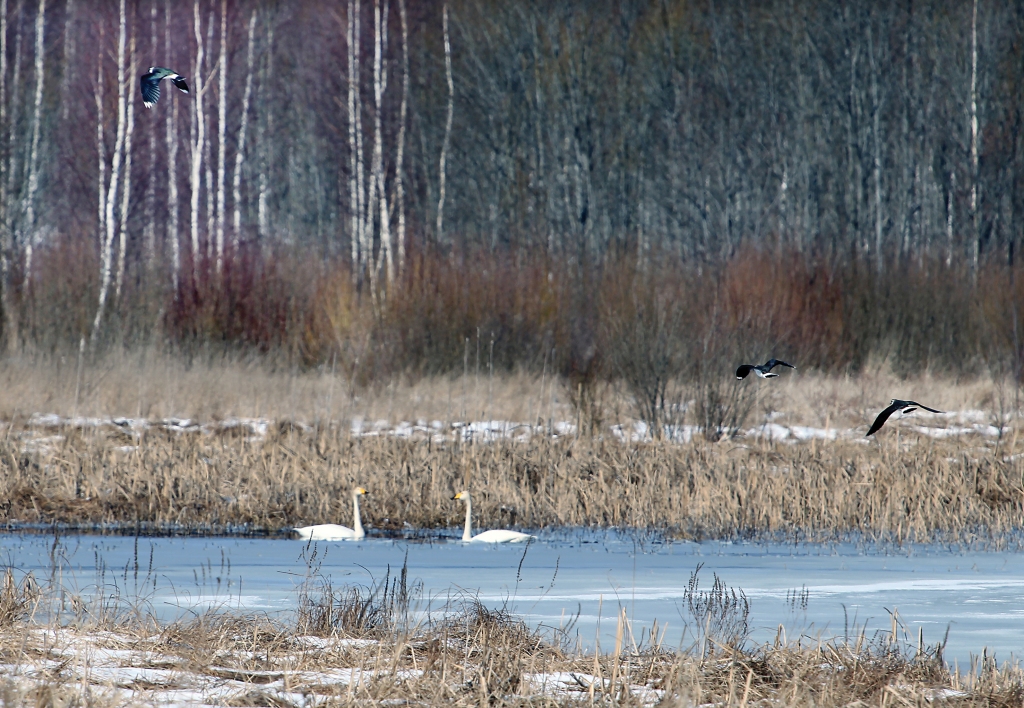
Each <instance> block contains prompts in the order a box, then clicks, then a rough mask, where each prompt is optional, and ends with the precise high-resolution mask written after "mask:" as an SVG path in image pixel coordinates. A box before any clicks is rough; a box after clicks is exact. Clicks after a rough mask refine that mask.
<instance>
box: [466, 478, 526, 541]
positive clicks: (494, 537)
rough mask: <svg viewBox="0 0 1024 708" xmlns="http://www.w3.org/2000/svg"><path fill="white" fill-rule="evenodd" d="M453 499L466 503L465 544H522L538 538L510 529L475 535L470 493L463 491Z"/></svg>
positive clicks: (492, 530)
mask: <svg viewBox="0 0 1024 708" xmlns="http://www.w3.org/2000/svg"><path fill="white" fill-rule="evenodd" d="M452 499H461V500H462V501H464V502H466V529H465V531H463V532H462V540H463V541H464V542H472V543H522V542H523V541H529V540H531V539H534V538H536V536H531V535H530V534H528V533H520V532H519V531H510V530H508V529H491V530H490V531H484V532H483V533H478V534H477V535H476V536H474V535H473V521H472V519H473V502H472V500H471V499H470V498H469V491H467V490H463V491H461V492H459V493H458V494H456V495H455V496H454V497H452Z"/></svg>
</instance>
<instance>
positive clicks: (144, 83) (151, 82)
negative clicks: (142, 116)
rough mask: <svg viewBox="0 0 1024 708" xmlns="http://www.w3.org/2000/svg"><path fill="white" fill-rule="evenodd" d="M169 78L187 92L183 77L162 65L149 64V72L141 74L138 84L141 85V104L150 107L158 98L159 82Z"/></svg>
mask: <svg viewBox="0 0 1024 708" xmlns="http://www.w3.org/2000/svg"><path fill="white" fill-rule="evenodd" d="M164 79H170V80H171V82H172V83H173V84H174V85H175V86H177V87H178V88H179V89H181V90H182V91H184V92H185V93H188V84H187V83H185V77H184V76H181V75H179V74H177V73H176V72H174V71H171V70H170V69H167V68H165V67H162V66H151V67H149V72H148V73H146V74H143V75H142V78H141V79H139V85H140V86H141V87H142V104H143V105H144V106H145V107H146V108H152V107H153V106H154V105H156V102H157V101H159V100H160V82H161V81H163V80H164Z"/></svg>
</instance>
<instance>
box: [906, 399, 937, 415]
mask: <svg viewBox="0 0 1024 708" xmlns="http://www.w3.org/2000/svg"><path fill="white" fill-rule="evenodd" d="M907 403H909V404H910V405H912V406H917V407H918V408H920V409H921V410H924V411H928V412H930V413H942V411H937V410H935V409H934V408H929V407H928V406H922V405H921V404H920V403H918V402H917V401H907Z"/></svg>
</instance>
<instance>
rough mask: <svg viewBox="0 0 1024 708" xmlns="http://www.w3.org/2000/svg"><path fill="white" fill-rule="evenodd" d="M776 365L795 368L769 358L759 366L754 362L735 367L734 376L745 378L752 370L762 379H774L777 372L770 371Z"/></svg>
mask: <svg viewBox="0 0 1024 708" xmlns="http://www.w3.org/2000/svg"><path fill="white" fill-rule="evenodd" d="M776 366H788V367H789V368H791V369H795V368H796V367H795V366H793V365H792V364H787V363H786V362H784V361H779V360H778V359H769V360H768V363H767V364H761V365H760V366H757V365H756V364H743V365H742V366H740V368H738V369H736V378H738V379H745V378H747V374H749V373H750V372H751V371H753V372H754V373H755V374H757V375H758V376H759V377H761V378H762V379H774V378H776V377H777V376H778V374H773V373H772V369H774V368H775V367H776Z"/></svg>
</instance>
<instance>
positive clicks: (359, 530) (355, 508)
mask: <svg viewBox="0 0 1024 708" xmlns="http://www.w3.org/2000/svg"><path fill="white" fill-rule="evenodd" d="M352 516H353V517H354V518H355V523H353V524H352V528H353V529H354V530H355V532H356V534H357V535H359V536H362V535H363V520H362V519H361V518H359V495H358V494H353V495H352Z"/></svg>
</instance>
